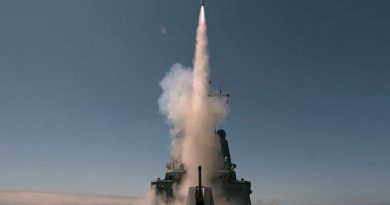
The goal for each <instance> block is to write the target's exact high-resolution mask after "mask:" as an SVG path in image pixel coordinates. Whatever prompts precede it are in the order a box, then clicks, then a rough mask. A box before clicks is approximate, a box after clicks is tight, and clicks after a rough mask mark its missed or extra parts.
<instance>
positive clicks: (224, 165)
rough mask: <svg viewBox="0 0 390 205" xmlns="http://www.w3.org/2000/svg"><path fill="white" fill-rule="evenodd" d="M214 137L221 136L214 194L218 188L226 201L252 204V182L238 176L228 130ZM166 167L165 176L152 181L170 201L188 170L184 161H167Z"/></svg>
mask: <svg viewBox="0 0 390 205" xmlns="http://www.w3.org/2000/svg"><path fill="white" fill-rule="evenodd" d="M214 137H218V138H219V141H220V146H221V150H220V153H219V162H220V163H218V165H219V168H218V172H217V174H216V176H215V177H214V178H213V179H212V181H211V189H212V190H213V193H214V195H216V194H215V191H214V190H218V191H219V192H220V193H218V194H219V195H220V196H221V197H223V198H224V200H226V201H231V202H233V203H234V204H235V205H250V204H251V201H250V194H251V193H252V190H251V183H250V182H249V181H246V180H244V179H240V180H238V179H237V177H236V171H235V168H236V167H237V165H236V164H234V163H232V160H231V155H230V150H229V144H228V141H227V140H226V132H225V131H224V130H222V129H220V130H218V131H217V132H216V133H215V135H214ZM166 168H167V170H166V173H165V177H164V178H163V179H160V178H157V180H155V181H152V182H151V186H152V189H154V190H155V192H156V194H157V195H158V196H160V197H161V198H162V199H163V200H164V201H166V202H169V201H171V200H174V199H175V193H174V188H175V187H177V186H180V184H181V181H182V179H183V178H184V177H185V174H186V170H185V167H184V165H183V164H182V163H180V162H178V161H175V160H172V161H170V162H169V163H167V165H166ZM216 205H218V204H216Z"/></svg>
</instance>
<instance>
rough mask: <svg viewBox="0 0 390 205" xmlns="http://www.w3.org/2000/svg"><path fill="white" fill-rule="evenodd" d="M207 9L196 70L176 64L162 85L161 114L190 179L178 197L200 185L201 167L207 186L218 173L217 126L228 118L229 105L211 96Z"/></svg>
mask: <svg viewBox="0 0 390 205" xmlns="http://www.w3.org/2000/svg"><path fill="white" fill-rule="evenodd" d="M207 45H208V39H207V27H206V17H205V11H204V7H203V6H202V7H201V10H200V15H199V23H198V28H197V32H196V45H195V55H194V60H193V64H194V65H193V69H191V68H185V67H184V66H182V65H180V64H175V65H174V66H173V67H172V68H171V70H170V72H168V73H167V75H166V76H165V77H164V78H163V80H162V81H161V82H160V85H161V87H162V90H163V93H162V95H161V96H160V98H159V107H160V111H161V112H162V113H163V114H164V115H165V116H166V118H167V120H168V122H169V124H170V125H171V126H172V130H173V131H177V130H180V133H181V135H182V137H174V138H173V142H172V158H173V159H174V160H176V161H180V162H181V163H183V164H184V167H185V169H186V176H185V179H184V181H183V182H182V184H181V186H180V187H181V188H180V190H178V191H177V193H176V194H178V195H179V196H182V197H185V196H186V194H187V191H188V187H190V186H195V185H196V182H197V167H198V166H199V165H201V166H202V168H203V170H204V171H203V176H204V177H203V180H204V184H205V185H206V186H207V185H210V181H211V179H212V178H213V177H214V176H215V173H216V169H217V167H216V164H217V163H216V162H217V157H218V156H217V155H218V153H219V150H220V147H219V146H220V145H219V138H218V137H216V136H215V133H214V132H215V130H214V128H215V125H216V124H217V121H218V119H221V116H224V115H225V113H226V111H225V104H224V103H222V102H219V101H218V100H215V99H214V100H213V99H211V98H209V97H208V90H209V72H210V70H209V55H208V47H207ZM216 116H218V117H216Z"/></svg>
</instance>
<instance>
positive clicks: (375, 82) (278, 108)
mask: <svg viewBox="0 0 390 205" xmlns="http://www.w3.org/2000/svg"><path fill="white" fill-rule="evenodd" d="M199 4H200V2H199V1H196V0H193V1H192V0H191V1H190V0H159V1H152V0H140V1H134V0H127V1H120V0H105V1H101V0H83V1H76V0H68V1H60V0H36V1H28V0H24V1H22V0H12V1H11V0H2V1H1V6H0V192H20V191H26V192H55V193H72V194H100V195H112V196H142V195H143V194H144V193H145V191H146V190H147V188H148V187H149V186H150V181H151V180H153V179H155V178H157V177H163V175H164V172H165V168H164V165H165V163H166V162H167V161H168V160H169V158H170V134H169V125H168V124H167V122H166V120H165V119H164V117H163V116H162V115H161V114H160V113H159V109H158V104H157V100H158V98H159V96H160V95H161V92H162V91H161V88H160V87H159V82H160V81H161V79H162V78H163V77H164V76H165V74H166V73H167V72H168V71H169V69H170V67H171V66H172V65H173V64H174V63H181V64H183V65H185V66H192V59H193V52H194V41H195V40H194V39H195V31H196V24H197V20H198V19H197V17H198V14H199ZM389 9H390V2H389V1H386V0H375V1H369V0H366V1H360V0H350V1H347V0H332V1H330V0H321V1H313V0H301V1H287V0H272V1H271V0H261V1H260V0H246V1H233V0H224V1H222V0H208V1H207V2H206V18H207V24H208V37H209V52H210V65H211V73H210V75H211V81H212V84H211V86H212V87H214V88H215V89H217V88H218V86H219V84H222V89H223V91H226V92H228V93H230V95H231V98H230V102H229V103H230V113H229V116H228V118H227V119H226V121H225V122H224V123H223V124H222V125H221V128H223V129H225V130H226V132H227V139H228V140H229V143H230V150H231V154H232V160H233V161H234V162H235V163H236V164H237V166H238V167H237V169H236V171H237V176H238V177H239V178H245V179H246V180H249V181H251V182H252V190H253V194H252V199H253V200H256V199H263V200H274V201H277V202H278V203H280V204H286V205H298V204H301V205H302V204H334V205H341V204H362V205H363V204H386V203H390V126H389V122H390V70H389V67H390V58H389V53H390V27H389V22H390V12H388V11H389Z"/></svg>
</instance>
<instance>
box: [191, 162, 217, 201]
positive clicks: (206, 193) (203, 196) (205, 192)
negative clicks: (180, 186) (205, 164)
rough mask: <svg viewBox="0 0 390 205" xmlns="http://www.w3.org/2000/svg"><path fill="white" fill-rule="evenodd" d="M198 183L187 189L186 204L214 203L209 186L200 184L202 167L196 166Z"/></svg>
mask: <svg viewBox="0 0 390 205" xmlns="http://www.w3.org/2000/svg"><path fill="white" fill-rule="evenodd" d="M198 177H199V185H198V186H197V187H190V188H189V189H188V195H187V201H186V205H214V199H213V193H212V190H211V187H204V186H202V167H201V166H199V167H198Z"/></svg>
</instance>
